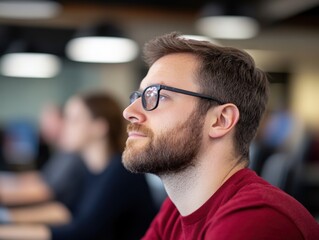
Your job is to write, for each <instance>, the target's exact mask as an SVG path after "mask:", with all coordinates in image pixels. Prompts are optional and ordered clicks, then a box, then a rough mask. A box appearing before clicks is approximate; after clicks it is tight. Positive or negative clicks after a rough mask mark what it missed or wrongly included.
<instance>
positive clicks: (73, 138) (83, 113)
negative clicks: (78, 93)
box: [61, 97, 94, 153]
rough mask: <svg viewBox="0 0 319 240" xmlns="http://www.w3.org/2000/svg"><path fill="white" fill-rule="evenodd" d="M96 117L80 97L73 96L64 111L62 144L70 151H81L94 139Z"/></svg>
mask: <svg viewBox="0 0 319 240" xmlns="http://www.w3.org/2000/svg"><path fill="white" fill-rule="evenodd" d="M93 127H94V119H93V118H92V116H91V114H90V112H89V110H88V108H87V107H86V106H85V104H84V103H83V101H82V100H81V99H80V98H77V97H75V98H71V99H70V100H69V101H68V102H67V104H66V106H65V111H64V126H63V131H62V136H61V146H62V147H63V150H65V151H68V152H77V153H81V152H82V151H83V149H84V148H85V147H86V146H87V145H88V144H89V143H90V142H92V141H93V140H94V131H92V129H93Z"/></svg>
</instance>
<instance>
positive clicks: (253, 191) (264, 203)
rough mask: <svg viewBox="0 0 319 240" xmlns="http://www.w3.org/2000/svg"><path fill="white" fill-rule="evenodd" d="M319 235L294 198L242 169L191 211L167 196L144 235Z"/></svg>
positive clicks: (169, 239) (239, 238) (228, 239)
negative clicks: (187, 212)
mask: <svg viewBox="0 0 319 240" xmlns="http://www.w3.org/2000/svg"><path fill="white" fill-rule="evenodd" d="M158 239H163V240H176V239H178V240H195V239H196V240H199V239H209V240H214V239H216V240H243V239H245V240H266V239H267V240H287V239H289V240H302V239H303V240H319V225H318V224H317V223H316V221H315V220H314V218H313V217H312V216H311V215H310V213H309V212H308V211H307V210H306V209H305V208H304V207H303V206H302V205H301V204H300V203H299V202H297V201H296V200H295V199H294V198H292V197H290V196H289V195H287V194H286V193H284V192H283V191H281V190H280V189H278V188H276V187H273V186H271V185H270V184H269V183H267V182H266V181H264V180H263V179H261V178H260V177H258V176H257V175H256V174H255V172H253V171H251V170H249V169H242V170H240V171H238V172H237V173H235V174H234V175H233V176H232V177H230V178H229V179H228V180H227V181H226V182H225V183H224V184H223V185H222V186H221V187H220V188H219V189H218V190H217V191H216V192H215V194H213V195H212V196H211V197H210V199H208V200H207V201H206V202H205V203H204V204H203V205H202V206H201V207H200V208H199V209H197V210H196V211H195V212H193V213H192V214H190V215H188V216H184V217H183V216H181V215H180V214H179V212H178V210H177V208H176V207H175V205H174V204H173V203H172V201H171V200H170V199H167V200H166V201H165V202H164V204H163V206H162V208H161V210H160V212H159V213H158V215H157V217H156V218H155V219H154V221H153V222H152V224H151V227H150V228H149V230H148V231H147V233H146V235H145V236H144V238H143V240H158Z"/></svg>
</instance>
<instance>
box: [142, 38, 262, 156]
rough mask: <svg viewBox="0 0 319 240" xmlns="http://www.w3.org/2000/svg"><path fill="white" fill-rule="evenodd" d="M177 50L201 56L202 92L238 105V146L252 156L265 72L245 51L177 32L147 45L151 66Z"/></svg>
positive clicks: (202, 106)
mask: <svg viewBox="0 0 319 240" xmlns="http://www.w3.org/2000/svg"><path fill="white" fill-rule="evenodd" d="M174 53H190V54H193V55H194V56H196V57H197V58H198V59H199V61H200V65H199V69H198V72H197V76H198V84H199V87H200V89H201V92H202V93H204V94H207V95H210V96H212V97H214V98H217V99H219V100H220V101H221V102H225V103H226V102H229V103H233V104H235V105H236V106H237V107H238V109H239V112H240V119H239V121H238V123H237V125H236V130H235V148H236V150H237V151H238V153H239V154H240V155H241V156H242V158H243V159H249V145H250V143H251V141H252V139H253V138H254V136H255V134H256V132H257V128H258V125H259V122H260V119H261V117H262V115H263V113H264V111H265V108H266V104H267V100H268V80H267V76H266V74H265V73H264V72H263V71H261V70H260V69H258V68H257V67H256V65H255V62H254V60H253V59H252V57H251V56H250V55H248V54H247V53H246V52H244V51H241V50H239V49H236V48H232V47H221V46H216V45H214V44H212V43H210V42H207V41H196V40H191V39H185V38H183V37H182V36H181V35H180V34H178V33H175V32H174V33H170V34H167V35H164V36H160V37H157V38H155V39H153V40H151V41H150V42H148V43H147V44H146V45H145V47H144V58H145V61H146V63H147V64H148V65H149V67H150V66H151V65H152V64H153V63H154V62H155V61H157V60H158V59H160V58H161V57H163V56H165V55H168V54H174ZM211 106H212V103H211V102H207V103H206V104H200V105H199V111H200V112H201V113H206V112H207V111H208V109H209V108H210V107H211Z"/></svg>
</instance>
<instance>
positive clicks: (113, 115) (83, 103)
mask: <svg viewBox="0 0 319 240" xmlns="http://www.w3.org/2000/svg"><path fill="white" fill-rule="evenodd" d="M124 129H125V125H124V120H123V119H122V112H121V109H120V107H119V106H118V104H117V103H116V102H115V101H114V100H113V99H112V98H110V97H109V96H108V95H105V94H88V95H78V96H75V97H73V98H71V99H70V100H69V101H68V102H67V104H66V107H65V124H64V131H63V136H62V143H63V145H64V148H66V149H68V150H70V151H72V152H78V153H79V154H81V156H82V158H83V160H84V162H85V164H86V166H87V168H88V171H87V174H86V178H85V182H84V185H83V189H82V191H81V193H80V194H79V195H78V198H77V199H76V201H74V202H73V203H72V204H71V205H70V206H69V207H68V208H66V207H65V208H64V212H63V210H62V209H63V208H62V207H61V206H60V209H59V211H57V209H53V208H51V209H46V211H45V212H44V211H43V209H42V210H41V209H40V210H39V208H38V209H35V208H29V209H25V208H24V209H23V208H20V209H15V210H11V213H12V215H11V217H12V218H11V222H18V223H22V222H24V221H21V219H24V220H27V218H29V220H30V221H29V223H30V222H32V223H39V221H38V219H37V217H36V215H38V216H39V217H40V218H41V215H42V216H43V215H50V214H51V216H52V215H55V216H54V218H51V220H53V219H54V222H51V225H50V226H45V225H32V226H30V225H23V224H22V225H21V224H19V225H3V226H0V239H53V240H54V239H78V240H80V239H140V238H141V237H142V236H143V234H144V233H145V231H146V229H147V228H148V226H149V223H150V221H151V220H152V218H153V217H154V215H155V213H156V210H155V206H154V204H153V200H152V197H151V193H150V190H149V187H148V185H147V182H146V179H145V176H144V175H136V174H132V173H129V172H128V171H126V170H125V169H124V167H123V165H122V162H121V152H122V150H123V147H124V137H123V133H124ZM57 212H59V214H57ZM0 215H1V214H0ZM26 215H29V216H26ZM56 215H59V217H57V216H56ZM57 220H59V221H57ZM66 222H68V223H66ZM53 223H54V224H53Z"/></svg>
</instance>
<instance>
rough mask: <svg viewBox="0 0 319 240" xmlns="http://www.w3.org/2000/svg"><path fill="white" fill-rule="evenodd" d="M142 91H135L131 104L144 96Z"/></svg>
mask: <svg viewBox="0 0 319 240" xmlns="http://www.w3.org/2000/svg"><path fill="white" fill-rule="evenodd" d="M142 95H143V94H142V93H140V92H138V91H135V92H133V93H132V94H131V95H130V105H131V104H133V103H134V102H135V101H136V100H137V99H139V98H141V97H142Z"/></svg>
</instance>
